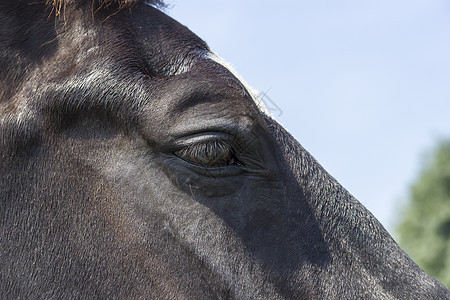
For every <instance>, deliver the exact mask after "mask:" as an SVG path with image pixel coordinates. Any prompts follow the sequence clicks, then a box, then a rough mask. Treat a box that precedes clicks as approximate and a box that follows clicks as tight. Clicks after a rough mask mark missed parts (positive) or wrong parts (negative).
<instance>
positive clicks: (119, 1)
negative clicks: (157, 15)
mask: <svg viewBox="0 0 450 300" xmlns="http://www.w3.org/2000/svg"><path fill="white" fill-rule="evenodd" d="M88 1H91V2H92V4H93V5H94V6H96V7H98V8H101V7H108V6H110V5H117V6H118V7H119V9H121V8H125V7H129V6H132V5H133V4H136V3H138V2H141V0H46V2H47V5H50V6H52V7H53V9H54V10H55V12H56V15H59V14H60V13H61V11H63V10H64V8H65V7H66V5H68V4H70V3H77V2H88ZM142 2H145V3H148V4H152V5H156V6H160V7H163V6H165V4H164V2H163V1H162V0H148V1H142Z"/></svg>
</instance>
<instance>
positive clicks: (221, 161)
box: [175, 140, 241, 167]
mask: <svg viewBox="0 0 450 300" xmlns="http://www.w3.org/2000/svg"><path fill="white" fill-rule="evenodd" d="M175 155H176V156H178V157H179V158H181V159H183V160H186V161H188V162H190V163H193V164H196V165H201V166H204V167H225V166H230V165H241V164H240V162H239V160H238V159H237V158H236V156H235V154H234V151H233V149H232V148H231V147H230V146H229V145H227V144H226V143H224V142H223V141H220V140H212V141H207V142H204V143H197V144H194V145H191V146H187V147H185V148H183V149H181V150H178V151H176V152H175Z"/></svg>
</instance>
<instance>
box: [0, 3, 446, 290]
mask: <svg viewBox="0 0 450 300" xmlns="http://www.w3.org/2000/svg"><path fill="white" fill-rule="evenodd" d="M50 2H51V3H43V2H42V1H41V2H39V1H31V0H18V1H12V0H4V1H2V3H1V4H0V22H1V26H0V298H1V299H16V298H20V299H69V298H77V299H93V298H122V299H132V298H139V299H229V298H236V299H450V293H449V291H448V290H447V289H446V288H445V287H444V286H443V285H442V284H441V283H439V282H438V281H437V280H435V279H433V278H432V277H430V276H428V275H427V274H425V273H424V272H423V271H422V270H421V269H420V268H419V267H418V266H417V265H416V264H414V262H412V261H411V259H409V258H408V256H407V255H406V254H405V253H404V252H403V251H402V249H400V248H399V247H398V245H397V244H396V243H395V242H394V241H393V239H392V238H391V237H390V236H389V234H388V233H387V232H386V230H385V229H384V228H383V227H382V226H381V225H380V223H379V222H378V221H377V220H376V219H375V218H374V217H373V216H372V215H371V214H370V213H369V212H368V211H367V210H366V209H365V208H364V207H363V206H362V205H361V204H360V203H359V202H358V201H357V200H356V199H354V198H353V197H352V196H351V195H350V194H349V193H348V192H347V191H346V190H345V189H344V188H343V187H342V186H341V185H340V184H339V183H338V182H336V181H335V180H334V179H333V178H332V177H331V176H330V175H329V174H327V173H326V172H325V171H324V169H323V168H322V167H321V166H320V165H319V164H318V163H317V162H316V161H315V160H314V159H313V158H312V157H311V156H310V155H309V154H308V152H306V151H305V150H304V149H303V148H302V147H301V146H300V145H299V143H298V142H297V141H295V139H294V138H293V137H292V136H290V135H289V134H288V133H287V132H286V131H285V130H284V129H283V128H282V127H281V126H280V125H279V124H278V123H277V122H276V121H274V120H273V119H272V118H271V117H270V116H268V115H267V114H265V113H264V111H263V109H262V107H261V106H260V105H259V104H258V100H257V99H256V98H255V97H254V96H253V95H252V94H251V92H250V91H249V89H248V88H247V87H246V86H245V85H244V84H243V83H242V82H240V81H239V80H238V79H237V77H236V76H234V75H233V73H232V72H231V71H230V70H229V69H228V68H227V67H226V66H225V65H224V64H223V63H221V62H220V60H219V59H218V58H217V57H216V56H215V55H214V54H213V53H212V52H211V51H210V49H209V48H208V46H207V45H206V44H205V43H204V42H203V41H202V40H201V39H200V38H198V37H197V36H196V35H194V34H193V33H192V32H190V31H189V30H188V29H187V28H186V27H184V26H182V25H180V24H179V23H177V22H176V21H175V20H173V19H171V18H170V17H168V16H166V15H165V14H164V13H163V12H161V11H160V10H159V9H158V8H155V7H154V6H151V5H149V4H148V3H143V2H141V1H104V2H101V3H98V1H94V2H93V1H90V0H89V1H88V0H84V1H83V0H80V1H76V0H73V1H50ZM152 3H153V4H157V3H156V2H152Z"/></svg>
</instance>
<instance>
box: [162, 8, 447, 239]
mask: <svg viewBox="0 0 450 300" xmlns="http://www.w3.org/2000/svg"><path fill="white" fill-rule="evenodd" d="M168 3H169V4H171V8H170V9H168V10H167V13H168V14H169V15H171V16H172V17H174V18H175V19H177V20H178V21H179V22H181V23H182V24H184V25H186V26H187V27H189V28H190V29H191V30H192V31H193V32H195V33H196V34H197V35H199V36H200V37H201V38H203V39H204V40H205V41H206V42H207V43H208V44H209V45H210V47H211V48H212V49H213V50H215V51H216V52H217V53H218V54H219V55H221V56H222V57H223V58H224V59H225V60H226V61H228V62H229V63H231V64H232V65H233V66H234V68H235V69H236V70H237V72H238V73H239V74H240V75H242V77H243V78H244V79H245V80H246V81H247V82H248V83H249V84H250V85H251V86H253V87H254V88H255V89H257V90H260V91H264V92H267V96H268V97H269V98H270V99H271V100H272V101H273V102H274V103H276V105H277V106H278V107H279V108H280V109H281V110H282V113H281V114H280V113H279V112H278V111H276V112H274V114H275V117H276V119H277V120H278V121H279V122H280V123H281V124H283V125H284V126H285V127H286V128H287V129H288V130H289V131H290V132H291V133H292V134H293V135H294V136H295V138H296V139H297V140H298V141H299V142H300V143H301V144H302V145H303V146H304V147H305V148H306V149H307V150H308V151H309V152H310V153H312V155H313V156H314V157H315V158H316V159H317V160H318V161H319V162H320V163H321V164H322V165H323V166H324V167H325V168H326V169H327V170H328V171H329V172H330V173H331V174H332V175H333V176H334V177H335V178H336V179H337V180H338V181H339V182H340V183H341V184H342V185H343V186H344V187H346V188H347V189H348V190H349V191H350V192H351V193H352V194H353V195H354V196H356V197H357V198H358V200H359V201H361V202H362V203H363V204H364V205H365V206H366V207H367V208H369V210H370V211H371V212H372V213H373V214H374V215H375V216H376V217H377V218H378V219H379V220H380V221H381V222H382V223H383V224H384V225H385V226H386V227H387V229H388V230H390V231H391V232H392V229H393V228H394V225H395V222H396V219H397V216H398V213H399V211H400V208H401V204H402V203H403V202H404V201H405V199H407V196H408V187H409V186H410V184H411V183H412V182H413V180H414V179H415V178H416V177H417V175H418V172H419V171H420V169H421V167H422V165H423V161H424V159H423V157H424V155H425V153H426V152H427V151H428V150H430V149H431V148H432V147H433V146H434V145H435V144H436V143H437V142H438V141H439V140H440V139H444V138H450V120H449V119H450V2H448V1H444V0H376V1H375V0H372V1H353V0H352V1H349V0H343V1H323V0H316V1H311V0H309V1H303V0H297V1H278V2H275V1H256V0H248V1H217V0H191V1H186V0H172V1H170V0H169V1H168Z"/></svg>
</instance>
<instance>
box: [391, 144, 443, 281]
mask: <svg viewBox="0 0 450 300" xmlns="http://www.w3.org/2000/svg"><path fill="white" fill-rule="evenodd" d="M397 233H398V235H399V244H400V246H402V248H403V249H405V251H406V252H407V253H408V254H409V255H410V257H411V258H412V259H413V260H414V261H415V262H416V263H417V264H418V265H419V266H420V267H421V268H422V269H424V270H425V271H426V272H427V273H428V274H430V275H432V276H433V277H436V278H437V279H439V280H440V281H441V282H442V283H443V284H445V285H446V286H447V287H450V141H449V142H442V143H441V144H440V145H439V146H438V147H437V148H436V149H435V151H434V152H433V153H432V155H431V156H430V157H429V160H428V161H427V164H426V165H425V168H424V169H423V171H422V173H421V174H420V176H419V178H418V179H417V180H416V182H415V183H414V184H413V185H412V187H411V191H410V201H409V203H408V204H407V206H406V207H405V210H404V211H403V216H402V220H401V223H400V224H399V226H398V228H397Z"/></svg>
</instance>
